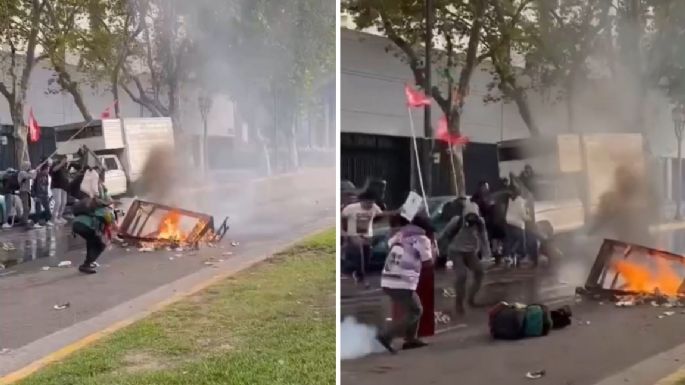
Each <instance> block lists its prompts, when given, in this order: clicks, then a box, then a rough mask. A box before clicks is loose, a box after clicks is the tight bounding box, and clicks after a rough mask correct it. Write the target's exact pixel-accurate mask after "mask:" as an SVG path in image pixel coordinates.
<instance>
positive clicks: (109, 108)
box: [100, 100, 119, 119]
mask: <svg viewBox="0 0 685 385" xmlns="http://www.w3.org/2000/svg"><path fill="white" fill-rule="evenodd" d="M117 103H119V101H118V100H115V101H114V103H112V104H111V105H109V106H107V108H105V110H104V111H102V114H100V119H110V118H111V117H112V107H116V105H117Z"/></svg>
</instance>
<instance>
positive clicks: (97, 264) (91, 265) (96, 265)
mask: <svg viewBox="0 0 685 385" xmlns="http://www.w3.org/2000/svg"><path fill="white" fill-rule="evenodd" d="M90 267H92V268H93V269H95V268H96V267H100V264H99V263H97V262H93V263H91V264H90Z"/></svg>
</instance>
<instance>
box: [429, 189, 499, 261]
mask: <svg viewBox="0 0 685 385" xmlns="http://www.w3.org/2000/svg"><path fill="white" fill-rule="evenodd" d="M469 214H474V215H476V216H477V221H476V223H474V224H471V225H469V224H468V223H466V222H465V221H463V220H462V217H466V216H467V215H469ZM455 232H456V234H455ZM453 234H454V235H453ZM438 239H439V240H438V242H441V243H442V242H449V244H448V247H447V254H448V257H450V258H452V257H453V256H454V254H457V253H480V254H481V256H482V257H483V258H490V256H491V251H490V242H489V241H488V233H487V230H486V228H485V221H484V220H483V217H481V216H480V214H479V213H478V206H476V205H475V204H474V203H473V202H468V203H467V204H465V205H464V210H463V212H462V214H461V215H457V216H455V217H453V218H452V219H451V220H450V221H449V223H447V226H445V228H444V229H443V230H442V232H441V233H440V235H439V237H438Z"/></svg>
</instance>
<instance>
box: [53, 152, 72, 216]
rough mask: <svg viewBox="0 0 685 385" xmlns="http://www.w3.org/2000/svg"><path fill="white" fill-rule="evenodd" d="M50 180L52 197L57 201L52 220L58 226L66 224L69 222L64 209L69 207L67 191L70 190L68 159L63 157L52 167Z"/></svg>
mask: <svg viewBox="0 0 685 385" xmlns="http://www.w3.org/2000/svg"><path fill="white" fill-rule="evenodd" d="M50 178H51V185H50V187H51V188H52V197H53V198H54V200H55V207H54V209H53V213H52V220H53V221H54V222H55V223H56V224H65V223H67V221H66V220H65V219H64V209H65V208H66V206H67V190H68V189H69V178H68V176H67V158H66V157H61V158H60V159H59V160H58V161H57V162H55V163H54V164H53V165H52V166H51V167H50Z"/></svg>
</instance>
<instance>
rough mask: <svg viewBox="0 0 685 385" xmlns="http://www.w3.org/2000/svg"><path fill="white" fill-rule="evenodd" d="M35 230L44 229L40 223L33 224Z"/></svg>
mask: <svg viewBox="0 0 685 385" xmlns="http://www.w3.org/2000/svg"><path fill="white" fill-rule="evenodd" d="M33 228H34V229H42V228H43V225H41V224H40V223H34V224H33Z"/></svg>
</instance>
